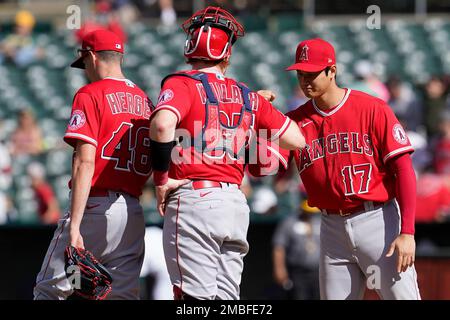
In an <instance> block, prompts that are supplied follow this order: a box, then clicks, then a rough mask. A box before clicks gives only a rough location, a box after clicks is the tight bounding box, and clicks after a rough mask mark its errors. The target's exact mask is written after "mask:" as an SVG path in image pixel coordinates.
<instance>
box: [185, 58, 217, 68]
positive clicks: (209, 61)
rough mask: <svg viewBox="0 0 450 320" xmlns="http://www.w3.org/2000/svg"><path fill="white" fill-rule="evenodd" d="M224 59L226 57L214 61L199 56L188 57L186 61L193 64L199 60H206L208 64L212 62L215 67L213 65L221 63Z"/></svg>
mask: <svg viewBox="0 0 450 320" xmlns="http://www.w3.org/2000/svg"><path fill="white" fill-rule="evenodd" d="M223 60H224V59H222V60H215V61H212V60H203V59H197V58H188V59H187V60H186V63H188V64H193V63H197V62H205V63H207V64H210V65H211V66H212V67H213V66H216V65H218V64H220V63H221V62H222V61H223Z"/></svg>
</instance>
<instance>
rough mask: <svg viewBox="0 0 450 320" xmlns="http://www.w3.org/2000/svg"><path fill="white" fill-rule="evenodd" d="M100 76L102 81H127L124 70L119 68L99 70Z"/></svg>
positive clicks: (112, 67)
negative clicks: (107, 79) (111, 79)
mask: <svg viewBox="0 0 450 320" xmlns="http://www.w3.org/2000/svg"><path fill="white" fill-rule="evenodd" d="M98 76H99V78H100V79H105V78H113V79H125V76H124V75H123V73H122V70H121V69H120V68H118V67H114V66H111V67H110V68H105V69H103V70H99V72H98Z"/></svg>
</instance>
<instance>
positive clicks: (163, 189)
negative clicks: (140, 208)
mask: <svg viewBox="0 0 450 320" xmlns="http://www.w3.org/2000/svg"><path fill="white" fill-rule="evenodd" d="M189 182H191V180H189V179H183V180H175V179H170V178H169V180H167V183H166V184H164V185H162V186H156V187H155V190H156V207H157V208H158V212H159V214H160V215H161V217H164V212H165V211H166V200H167V197H168V195H169V193H170V192H171V191H173V190H175V189H177V188H179V187H181V186H182V185H184V184H186V183H189Z"/></svg>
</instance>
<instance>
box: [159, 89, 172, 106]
mask: <svg viewBox="0 0 450 320" xmlns="http://www.w3.org/2000/svg"><path fill="white" fill-rule="evenodd" d="M172 98H173V91H172V90H170V89H166V90H164V91H163V92H161V94H160V95H159V98H158V104H162V103H166V102H168V101H170V100H172Z"/></svg>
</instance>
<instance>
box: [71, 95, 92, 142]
mask: <svg viewBox="0 0 450 320" xmlns="http://www.w3.org/2000/svg"><path fill="white" fill-rule="evenodd" d="M98 131H99V112H98V108H97V106H96V103H95V101H94V99H93V97H92V95H91V94H89V93H87V92H78V93H77V94H76V95H75V98H74V99H73V104H72V115H71V117H70V120H69V124H68V125H67V130H66V133H65V134H64V141H65V142H67V143H68V144H69V145H71V146H72V147H75V146H76V142H77V140H82V141H85V142H88V143H90V144H92V145H94V146H95V147H97V145H98V143H97V138H98Z"/></svg>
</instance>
